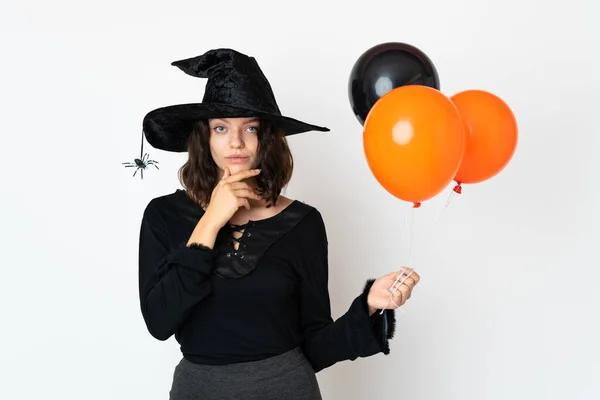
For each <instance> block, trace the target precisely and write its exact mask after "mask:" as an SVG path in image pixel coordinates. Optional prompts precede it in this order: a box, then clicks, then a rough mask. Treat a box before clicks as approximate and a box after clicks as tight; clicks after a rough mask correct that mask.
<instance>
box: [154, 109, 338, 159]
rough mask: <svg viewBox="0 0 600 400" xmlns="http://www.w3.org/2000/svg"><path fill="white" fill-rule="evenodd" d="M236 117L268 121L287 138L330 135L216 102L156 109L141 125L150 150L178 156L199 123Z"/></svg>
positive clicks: (290, 120) (292, 121)
mask: <svg viewBox="0 0 600 400" xmlns="http://www.w3.org/2000/svg"><path fill="white" fill-rule="evenodd" d="M238 117H245V118H248V117H257V118H261V119H268V120H271V121H273V122H274V123H275V124H277V125H278V126H279V127H281V128H282V129H283V130H284V132H285V135H286V136H291V135H295V134H298V133H304V132H309V131H319V132H329V128H326V127H322V126H317V125H312V124H309V123H306V122H302V121H299V120H297V119H294V118H290V117H286V116H283V115H274V114H267V113H264V112H260V111H256V110H252V109H248V108H238V107H234V106H231V105H228V104H219V103H210V104H204V103H189V104H178V105H171V106H167V107H161V108H157V109H155V110H153V111H150V112H149V113H148V114H146V116H145V117H144V120H143V123H142V125H143V131H144V135H145V136H146V140H147V141H148V143H149V144H150V145H151V146H152V147H154V148H157V149H161V150H165V151H172V152H179V153H181V152H185V151H187V141H188V138H189V135H190V133H191V132H192V129H193V127H194V125H195V124H196V123H197V121H198V120H207V119H210V118H238Z"/></svg>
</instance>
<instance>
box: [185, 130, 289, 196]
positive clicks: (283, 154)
mask: <svg viewBox="0 0 600 400" xmlns="http://www.w3.org/2000/svg"><path fill="white" fill-rule="evenodd" d="M209 140H210V126H209V124H208V121H206V120H200V121H198V122H197V123H196V124H195V125H194V128H193V129H192V132H191V134H190V137H189V139H188V143H187V152H188V160H187V161H186V163H185V164H184V165H183V166H181V168H180V169H179V174H178V175H179V181H180V182H181V184H182V185H183V187H184V188H185V189H186V190H187V192H188V195H189V196H190V198H191V199H192V200H194V201H195V202H196V203H198V204H199V205H200V206H201V207H206V206H208V204H209V202H210V197H211V195H212V191H213V189H214V188H215V185H216V184H217V179H218V178H217V171H218V167H217V165H216V164H215V162H214V160H213V158H212V155H211V152H210V145H209ZM257 158H258V166H257V168H260V169H261V170H262V171H261V173H260V174H259V175H257V176H256V184H257V192H258V194H259V195H260V196H261V197H262V198H263V199H265V200H267V207H270V206H273V205H275V203H276V202H277V198H278V197H279V194H280V193H281V190H282V189H283V188H284V187H285V186H286V185H287V184H288V182H289V181H290V179H291V178H292V171H293V169H294V160H293V157H292V153H291V151H290V148H289V146H288V143H287V139H286V137H285V132H284V131H283V130H282V129H280V128H278V127H277V126H275V125H274V124H273V123H272V122H271V121H269V120H261V121H260V124H259V128H258V151H257Z"/></svg>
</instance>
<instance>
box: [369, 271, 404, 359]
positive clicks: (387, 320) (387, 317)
mask: <svg viewBox="0 0 600 400" xmlns="http://www.w3.org/2000/svg"><path fill="white" fill-rule="evenodd" d="M373 283H375V279H369V280H368V281H367V283H366V284H365V287H364V289H363V292H362V295H361V296H362V303H363V307H364V309H365V310H366V312H367V315H368V313H369V304H368V301H367V300H368V295H369V291H370V290H371V286H373ZM369 318H370V321H371V327H372V329H373V333H374V334H375V337H376V338H377V342H378V343H379V347H380V348H381V351H382V352H383V354H386V355H387V354H390V346H389V341H390V339H392V338H393V337H394V333H395V331H396V313H395V310H385V311H384V312H383V314H382V313H381V310H377V311H375V313H374V314H373V315H371V316H370V317H369Z"/></svg>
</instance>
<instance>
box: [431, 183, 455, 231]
mask: <svg viewBox="0 0 600 400" xmlns="http://www.w3.org/2000/svg"><path fill="white" fill-rule="evenodd" d="M456 193H457V192H456V191H455V190H453V191H451V192H450V195H449V196H448V199H447V200H446V204H445V205H444V208H443V209H442V212H441V213H440V215H439V217H438V219H437V221H436V224H438V223H439V222H440V221H441V219H442V217H443V216H444V215H445V214H446V210H447V209H448V206H450V203H451V202H452V200H453V199H454V196H455V195H456Z"/></svg>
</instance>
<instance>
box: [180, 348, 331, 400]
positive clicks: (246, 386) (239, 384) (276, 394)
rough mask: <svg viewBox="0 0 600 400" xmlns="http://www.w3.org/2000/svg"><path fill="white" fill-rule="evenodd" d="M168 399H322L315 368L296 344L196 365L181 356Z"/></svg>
mask: <svg viewBox="0 0 600 400" xmlns="http://www.w3.org/2000/svg"><path fill="white" fill-rule="evenodd" d="M169 399H170V400H230V399H231V400H233V399H235V400H284V399H285V400H322V397H321V392H320V389H319V384H318V382H317V378H316V375H315V371H314V370H313V368H312V366H311V365H310V363H309V362H308V360H307V359H306V357H305V356H304V353H302V351H301V350H300V349H299V348H296V349H294V350H291V351H288V352H286V353H283V354H281V355H278V356H275V357H271V358H267V359H265V360H259V361H252V362H244V363H239V364H228V365H199V364H195V363H192V362H190V361H188V360H186V359H185V358H182V359H181V361H180V362H179V364H177V366H176V367H175V372H174V374H173V384H172V386H171V391H170V392H169Z"/></svg>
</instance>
